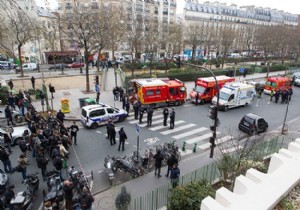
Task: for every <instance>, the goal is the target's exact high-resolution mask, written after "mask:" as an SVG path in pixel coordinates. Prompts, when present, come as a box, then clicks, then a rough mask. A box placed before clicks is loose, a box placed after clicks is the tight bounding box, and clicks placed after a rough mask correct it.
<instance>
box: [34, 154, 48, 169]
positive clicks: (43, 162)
mask: <svg viewBox="0 0 300 210" xmlns="http://www.w3.org/2000/svg"><path fill="white" fill-rule="evenodd" d="M48 161H49V160H48V159H47V158H45V157H42V156H38V157H36V163H37V166H38V168H43V169H46V168H47V164H48Z"/></svg>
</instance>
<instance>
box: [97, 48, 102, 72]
mask: <svg viewBox="0 0 300 210" xmlns="http://www.w3.org/2000/svg"><path fill="white" fill-rule="evenodd" d="M100 55H101V49H99V50H98V56H97V72H99V71H100V59H99V57H100Z"/></svg>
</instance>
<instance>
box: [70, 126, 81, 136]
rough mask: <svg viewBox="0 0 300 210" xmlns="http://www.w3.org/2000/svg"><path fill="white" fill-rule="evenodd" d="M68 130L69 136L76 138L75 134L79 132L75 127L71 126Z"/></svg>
mask: <svg viewBox="0 0 300 210" xmlns="http://www.w3.org/2000/svg"><path fill="white" fill-rule="evenodd" d="M68 129H69V130H71V136H76V134H77V132H78V131H79V128H78V126H77V125H71V126H70V127H69V128H68Z"/></svg>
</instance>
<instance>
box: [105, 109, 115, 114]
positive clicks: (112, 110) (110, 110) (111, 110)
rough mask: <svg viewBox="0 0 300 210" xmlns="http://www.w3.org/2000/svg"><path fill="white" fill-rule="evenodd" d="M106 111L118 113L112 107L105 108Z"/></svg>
mask: <svg viewBox="0 0 300 210" xmlns="http://www.w3.org/2000/svg"><path fill="white" fill-rule="evenodd" d="M106 111H107V113H108V114H113V113H118V110H116V109H114V108H107V109H106Z"/></svg>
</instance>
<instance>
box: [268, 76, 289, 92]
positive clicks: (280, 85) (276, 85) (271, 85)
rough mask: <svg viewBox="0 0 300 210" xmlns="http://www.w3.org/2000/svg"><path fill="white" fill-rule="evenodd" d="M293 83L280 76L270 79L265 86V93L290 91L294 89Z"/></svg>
mask: <svg viewBox="0 0 300 210" xmlns="http://www.w3.org/2000/svg"><path fill="white" fill-rule="evenodd" d="M292 84H293V81H292V79H290V78H288V77H283V76H278V77H269V78H268V79H267V81H266V83H265V86H264V93H265V94H270V93H271V90H272V89H273V90H274V92H276V90H278V89H280V90H283V89H286V90H287V89H290V88H292Z"/></svg>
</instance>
